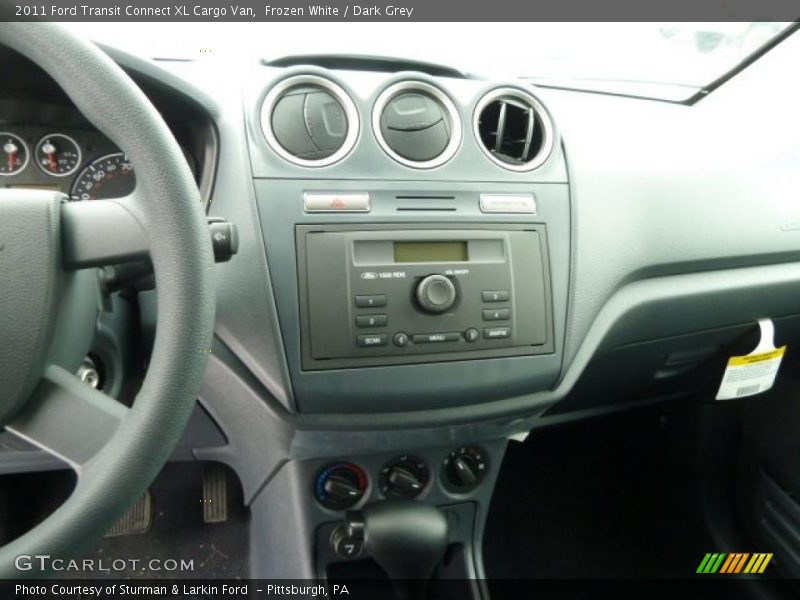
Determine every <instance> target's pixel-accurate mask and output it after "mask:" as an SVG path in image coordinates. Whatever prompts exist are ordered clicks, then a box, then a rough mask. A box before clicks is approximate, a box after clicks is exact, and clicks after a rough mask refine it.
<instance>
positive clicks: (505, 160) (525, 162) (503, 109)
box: [474, 88, 553, 171]
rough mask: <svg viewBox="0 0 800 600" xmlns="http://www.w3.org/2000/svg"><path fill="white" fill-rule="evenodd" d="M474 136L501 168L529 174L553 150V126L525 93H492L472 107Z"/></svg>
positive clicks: (505, 90) (544, 111) (534, 101)
mask: <svg viewBox="0 0 800 600" xmlns="http://www.w3.org/2000/svg"><path fill="white" fill-rule="evenodd" d="M474 125H475V137H477V138H478V145H479V146H480V147H481V150H483V152H484V154H486V156H488V157H489V158H490V159H492V160H493V161H494V162H496V163H497V164H498V165H500V166H501V167H505V168H506V169H511V170H512V171H530V170H532V169H535V168H536V167H538V166H540V165H541V164H542V163H544V161H546V160H547V157H548V156H550V152H552V150H553V124H552V122H551V121H550V117H549V115H548V114H547V111H546V110H545V109H544V107H543V106H542V105H541V104H540V103H539V101H538V100H537V99H536V98H534V97H533V96H532V95H531V94H529V93H528V92H526V91H524V90H521V89H517V88H500V89H496V90H492V91H491V92H489V93H488V94H486V95H485V96H484V97H483V98H481V99H480V101H479V102H478V105H477V106H476V107H475V124H474Z"/></svg>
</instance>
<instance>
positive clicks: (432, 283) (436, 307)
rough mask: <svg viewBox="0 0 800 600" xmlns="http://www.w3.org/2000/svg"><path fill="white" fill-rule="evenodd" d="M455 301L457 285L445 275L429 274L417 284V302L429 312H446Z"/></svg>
mask: <svg viewBox="0 0 800 600" xmlns="http://www.w3.org/2000/svg"><path fill="white" fill-rule="evenodd" d="M455 301H456V287H455V286H454V285H453V282H452V281H450V280H449V279H448V278H447V277H445V276H444V275H428V276H427V277H426V278H425V279H423V280H422V281H420V282H419V285H418V286H417V302H419V305H420V307H422V309H423V310H425V311H427V312H430V313H441V312H444V311H446V310H447V309H448V308H450V307H451V306H453V303H454V302H455Z"/></svg>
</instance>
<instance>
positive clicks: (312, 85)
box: [261, 75, 358, 167]
mask: <svg viewBox="0 0 800 600" xmlns="http://www.w3.org/2000/svg"><path fill="white" fill-rule="evenodd" d="M261 129H262V131H263V133H264V137H265V138H266V140H267V143H268V144H269V145H270V146H271V147H272V149H273V150H274V151H275V152H276V153H277V154H278V155H280V156H281V157H283V158H284V159H286V160H288V161H289V162H292V163H295V164H297V165H300V166H304V167H323V166H327V165H331V164H333V163H335V162H337V161H339V160H341V159H342V158H344V156H346V155H347V154H348V153H349V152H350V150H352V148H353V146H354V145H355V142H356V138H357V137H358V113H357V111H356V108H355V105H354V104H353V101H352V100H351V99H350V96H349V95H347V93H346V92H345V91H344V90H343V89H342V88H341V87H340V86H338V85H336V84H335V83H333V82H332V81H330V80H327V79H324V78H322V77H318V76H316V75H297V76H293V77H289V78H288V79H285V80H283V81H281V82H280V83H278V84H277V85H275V87H273V88H272V89H271V90H270V92H269V93H268V94H267V96H266V98H265V99H264V104H263V106H262V108H261Z"/></svg>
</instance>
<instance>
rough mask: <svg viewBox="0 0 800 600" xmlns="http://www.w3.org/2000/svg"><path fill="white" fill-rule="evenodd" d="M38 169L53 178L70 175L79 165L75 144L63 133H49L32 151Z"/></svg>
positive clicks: (78, 148) (79, 154) (78, 147)
mask: <svg viewBox="0 0 800 600" xmlns="http://www.w3.org/2000/svg"><path fill="white" fill-rule="evenodd" d="M34 154H35V156H36V164H37V165H39V168H40V169H41V170H42V171H44V172H45V173H47V174H48V175H53V176H54V177H66V176H67V175H72V174H73V173H74V172H75V170H76V169H77V168H78V167H79V166H80V164H81V149H80V146H78V144H77V142H76V141H75V140H73V139H72V138H71V137H69V136H68V135H64V134H63V133H51V134H50V135H46V136H44V137H43V138H42V139H40V140H39V143H37V144H36V149H35V151H34Z"/></svg>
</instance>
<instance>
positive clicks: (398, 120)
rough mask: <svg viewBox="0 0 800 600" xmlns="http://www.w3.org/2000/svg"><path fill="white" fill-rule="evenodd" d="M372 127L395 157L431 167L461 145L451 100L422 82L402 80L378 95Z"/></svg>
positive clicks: (399, 160) (417, 166) (401, 161)
mask: <svg viewBox="0 0 800 600" xmlns="http://www.w3.org/2000/svg"><path fill="white" fill-rule="evenodd" d="M372 128H373V130H374V131H375V137H376V138H377V140H378V143H379V144H380V145H381V148H383V150H384V151H385V152H386V153H387V154H388V155H389V156H391V157H392V158H393V159H394V160H396V161H397V162H399V163H401V164H403V165H406V166H408V167H413V168H416V169H431V168H433V167H438V166H439V165H442V164H444V163H446V162H447V161H448V160H450V159H451V158H452V157H453V155H454V154H455V153H456V151H457V150H458V147H459V146H460V145H461V119H460V118H459V116H458V111H457V110H456V107H455V105H454V104H453V101H452V100H450V98H448V97H447V95H446V94H444V93H443V92H442V91H441V90H439V89H438V88H436V87H434V86H432V85H430V84H428V83H425V82H423V81H401V82H400V83H395V84H394V85H392V86H390V87H388V88H387V89H386V90H384V91H383V93H381V95H380V96H378V99H377V100H376V101H375V108H374V109H373V112H372Z"/></svg>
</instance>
